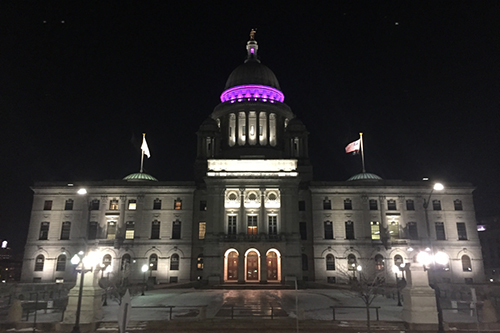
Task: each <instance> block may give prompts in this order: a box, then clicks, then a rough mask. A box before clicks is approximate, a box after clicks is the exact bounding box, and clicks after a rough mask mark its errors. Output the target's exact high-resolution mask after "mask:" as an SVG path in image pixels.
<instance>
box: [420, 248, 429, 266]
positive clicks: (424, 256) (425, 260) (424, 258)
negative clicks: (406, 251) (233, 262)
mask: <svg viewBox="0 0 500 333" xmlns="http://www.w3.org/2000/svg"><path fill="white" fill-rule="evenodd" d="M417 261H418V262H419V263H420V264H422V265H425V266H429V264H430V263H431V261H432V258H431V255H430V254H429V253H427V252H424V251H422V252H419V253H418V254H417Z"/></svg>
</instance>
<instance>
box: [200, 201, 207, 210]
mask: <svg viewBox="0 0 500 333" xmlns="http://www.w3.org/2000/svg"><path fill="white" fill-rule="evenodd" d="M206 210H207V201H206V200H201V201H200V211H202V212H204V211H206Z"/></svg>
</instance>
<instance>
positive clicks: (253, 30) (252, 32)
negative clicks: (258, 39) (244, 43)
mask: <svg viewBox="0 0 500 333" xmlns="http://www.w3.org/2000/svg"><path fill="white" fill-rule="evenodd" d="M256 33H257V29H252V30H251V31H250V40H255V34H256Z"/></svg>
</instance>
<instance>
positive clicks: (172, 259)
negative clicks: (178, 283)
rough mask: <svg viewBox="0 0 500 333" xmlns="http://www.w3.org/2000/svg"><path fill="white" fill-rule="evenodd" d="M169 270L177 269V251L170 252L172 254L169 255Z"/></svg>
mask: <svg viewBox="0 0 500 333" xmlns="http://www.w3.org/2000/svg"><path fill="white" fill-rule="evenodd" d="M170 270H171V271H178V270H179V255H178V254H177V253H174V254H172V256H171V257H170Z"/></svg>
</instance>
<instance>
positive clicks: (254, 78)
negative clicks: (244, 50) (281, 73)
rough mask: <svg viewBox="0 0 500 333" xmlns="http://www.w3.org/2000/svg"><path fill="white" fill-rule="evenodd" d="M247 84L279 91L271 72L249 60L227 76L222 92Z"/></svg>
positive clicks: (255, 61) (258, 63)
mask: <svg viewBox="0 0 500 333" xmlns="http://www.w3.org/2000/svg"><path fill="white" fill-rule="evenodd" d="M249 84H252V85H253V84H256V85H263V86H268V87H272V88H275V89H278V90H281V88H280V84H279V83H278V79H277V78H276V75H274V73H273V71H272V70H270V69H269V67H267V66H266V65H262V64H261V63H260V62H259V61H258V60H256V59H255V60H254V59H249V60H247V61H246V62H245V63H244V64H242V65H240V66H238V67H237V68H236V69H235V70H234V71H233V72H232V73H231V75H229V78H228V79H227V81H226V87H225V88H224V90H226V89H229V88H232V87H237V86H243V85H249Z"/></svg>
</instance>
